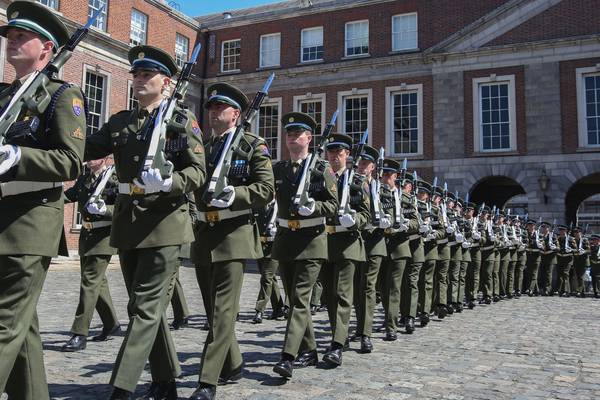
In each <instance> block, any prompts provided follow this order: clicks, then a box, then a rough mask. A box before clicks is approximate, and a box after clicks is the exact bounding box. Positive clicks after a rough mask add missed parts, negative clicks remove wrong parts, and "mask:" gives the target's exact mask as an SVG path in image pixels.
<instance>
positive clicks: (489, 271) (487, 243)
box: [479, 206, 496, 305]
mask: <svg viewBox="0 0 600 400" xmlns="http://www.w3.org/2000/svg"><path fill="white" fill-rule="evenodd" d="M481 218H482V220H483V225H484V227H483V230H482V235H481V240H480V242H479V243H480V245H479V249H480V251H481V289H482V292H483V297H482V298H481V301H480V303H485V304H488V305H489V304H492V296H493V294H494V291H493V290H494V281H493V280H494V276H493V275H494V265H495V262H496V250H495V245H496V234H495V233H494V226H493V216H492V215H491V212H490V208H489V207H488V206H485V207H483V210H482V212H481Z"/></svg>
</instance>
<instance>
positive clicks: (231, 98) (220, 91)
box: [204, 82, 250, 112]
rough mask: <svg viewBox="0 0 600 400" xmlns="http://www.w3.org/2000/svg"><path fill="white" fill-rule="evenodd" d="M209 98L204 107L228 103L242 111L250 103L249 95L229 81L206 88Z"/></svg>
mask: <svg viewBox="0 0 600 400" xmlns="http://www.w3.org/2000/svg"><path fill="white" fill-rule="evenodd" d="M206 93H207V96H208V99H207V100H206V102H205V103H204V108H208V107H210V106H211V105H213V104H218V103H221V104H228V105H230V106H231V107H233V108H237V109H238V110H240V111H242V112H243V111H245V110H246V108H248V106H249V105H250V100H248V97H246V95H245V94H244V93H243V92H242V91H241V90H240V89H238V88H236V87H235V86H233V85H230V84H229V83H223V82H221V83H215V84H213V85H210V86H209V87H208V89H207V90H206Z"/></svg>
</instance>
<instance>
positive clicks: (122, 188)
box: [119, 182, 146, 196]
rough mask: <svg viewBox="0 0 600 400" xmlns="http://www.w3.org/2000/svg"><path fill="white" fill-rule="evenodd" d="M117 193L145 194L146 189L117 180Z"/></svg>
mask: <svg viewBox="0 0 600 400" xmlns="http://www.w3.org/2000/svg"><path fill="white" fill-rule="evenodd" d="M119 193H120V194H126V195H129V196H131V195H133V194H145V193H146V191H145V190H144V189H143V188H141V187H139V186H136V185H134V184H133V183H121V182H119Z"/></svg>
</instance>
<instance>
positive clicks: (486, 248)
mask: <svg viewBox="0 0 600 400" xmlns="http://www.w3.org/2000/svg"><path fill="white" fill-rule="evenodd" d="M493 249H494V245H491V246H486V247H482V248H481V250H493Z"/></svg>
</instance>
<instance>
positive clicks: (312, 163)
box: [290, 110, 338, 214]
mask: <svg viewBox="0 0 600 400" xmlns="http://www.w3.org/2000/svg"><path fill="white" fill-rule="evenodd" d="M337 116H338V110H335V112H334V113H333V116H332V117H331V121H329V123H328V124H327V125H326V126H325V129H324V130H323V133H322V134H321V141H320V142H319V147H317V154H312V153H308V156H307V157H306V159H305V160H304V163H303V165H302V174H300V177H299V179H298V183H297V185H296V194H295V195H294V197H293V198H292V204H291V206H290V207H291V210H290V211H291V212H292V214H297V213H298V209H300V207H302V206H304V205H306V204H307V203H308V199H309V197H310V196H309V193H308V190H309V189H310V178H311V175H312V172H313V171H314V170H315V168H316V166H317V160H318V159H322V158H323V153H325V148H326V147H327V142H328V139H329V136H331V132H333V128H334V127H335V121H336V120H337Z"/></svg>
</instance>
